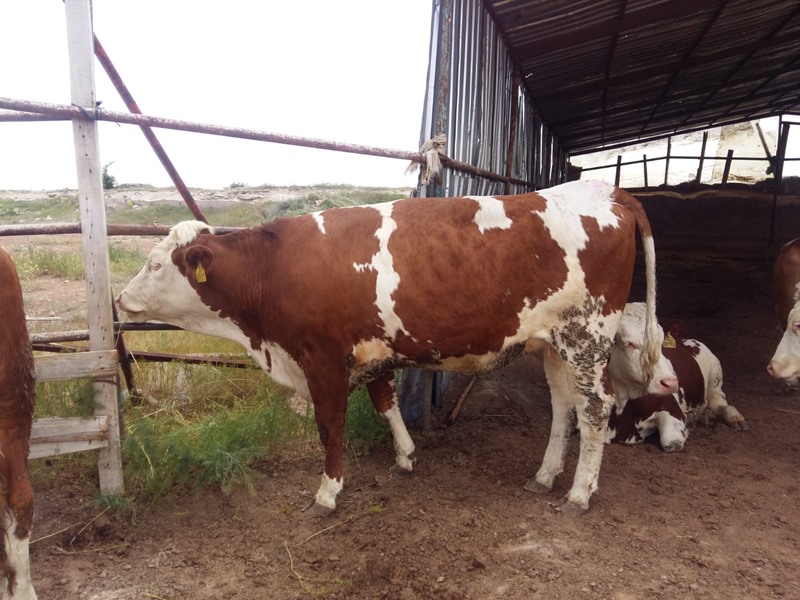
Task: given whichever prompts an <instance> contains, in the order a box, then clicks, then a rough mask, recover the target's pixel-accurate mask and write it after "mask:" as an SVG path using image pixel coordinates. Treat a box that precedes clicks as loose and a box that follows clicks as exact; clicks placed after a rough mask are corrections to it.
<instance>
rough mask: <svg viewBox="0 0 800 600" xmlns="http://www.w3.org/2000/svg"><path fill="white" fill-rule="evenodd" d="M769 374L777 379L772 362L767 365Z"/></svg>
mask: <svg viewBox="0 0 800 600" xmlns="http://www.w3.org/2000/svg"><path fill="white" fill-rule="evenodd" d="M767 373H769V374H770V375H772V376H773V377H777V375H776V374H775V367H773V366H772V362H771V361H770V363H769V364H768V365H767Z"/></svg>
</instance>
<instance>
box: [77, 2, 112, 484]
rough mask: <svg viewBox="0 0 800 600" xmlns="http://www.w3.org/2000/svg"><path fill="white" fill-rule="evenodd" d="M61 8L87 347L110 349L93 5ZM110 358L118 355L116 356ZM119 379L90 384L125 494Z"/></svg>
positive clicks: (106, 479)
mask: <svg viewBox="0 0 800 600" xmlns="http://www.w3.org/2000/svg"><path fill="white" fill-rule="evenodd" d="M65 7H66V16H67V42H68V47H69V62H70V89H71V100H72V103H73V104H74V105H75V106H78V107H81V108H82V109H83V111H82V112H83V116H82V117H81V118H74V119H73V120H72V131H73V138H74V143H75V164H76V168H77V174H78V201H79V207H80V214H81V234H82V238H83V256H84V266H85V271H86V308H87V311H88V321H89V348H90V350H92V351H104V350H111V351H113V350H114V323H113V318H112V314H111V313H112V311H111V301H110V300H111V278H110V271H109V260H108V239H107V237H106V212H105V203H104V201H103V181H102V167H101V164H100V149H99V142H98V135H97V122H96V121H94V120H93V119H92V116H93V114H94V110H95V85H94V38H93V33H92V8H91V2H90V0H66V2H65ZM113 356H114V359H116V354H114V355H113ZM115 373H116V371H115ZM118 379H119V374H118V373H116V374H115V375H114V376H113V377H111V378H103V379H95V382H94V394H95V397H94V399H95V403H96V405H97V406H98V408H97V410H96V411H95V415H96V416H98V417H102V416H105V417H107V422H108V447H107V448H103V449H101V450H98V461H97V462H98V465H97V467H98V471H99V476H100V491H101V493H103V494H121V493H122V492H123V482H122V455H121V449H120V431H119V407H118V405H117V390H118Z"/></svg>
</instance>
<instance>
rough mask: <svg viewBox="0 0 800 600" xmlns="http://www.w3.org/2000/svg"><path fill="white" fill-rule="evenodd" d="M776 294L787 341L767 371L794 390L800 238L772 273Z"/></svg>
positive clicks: (799, 339)
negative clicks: (791, 386)
mask: <svg viewBox="0 0 800 600" xmlns="http://www.w3.org/2000/svg"><path fill="white" fill-rule="evenodd" d="M772 293H773V295H774V298H775V314H776V315H777V317H778V324H779V325H780V328H781V330H782V331H783V337H781V341H780V342H779V343H778V347H777V349H776V350H775V354H774V355H773V356H772V360H770V361H769V365H767V371H769V374H770V375H772V376H773V377H775V378H777V379H783V380H784V381H786V382H787V383H789V384H791V385H793V386H794V385H796V384H797V380H798V377H799V376H800V238H797V239H795V240H792V241H791V242H789V243H788V244H786V245H784V246H783V248H781V249H780V251H779V252H778V256H777V257H776V258H775V267H774V269H773V271H772Z"/></svg>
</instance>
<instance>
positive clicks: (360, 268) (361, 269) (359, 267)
mask: <svg viewBox="0 0 800 600" xmlns="http://www.w3.org/2000/svg"><path fill="white" fill-rule="evenodd" d="M353 268H354V269H355V270H356V271H357V272H359V273H363V272H364V271H366V270H367V269H372V264H371V263H364V264H358V263H353Z"/></svg>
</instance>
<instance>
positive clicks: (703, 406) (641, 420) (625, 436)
mask: <svg viewBox="0 0 800 600" xmlns="http://www.w3.org/2000/svg"><path fill="white" fill-rule="evenodd" d="M644 323H645V307H644V305H643V304H641V303H630V304H628V305H627V306H626V307H625V311H624V313H623V316H622V320H621V321H620V326H619V329H618V331H617V336H616V341H615V345H614V348H613V350H612V351H611V359H610V361H609V370H610V372H611V379H612V382H613V383H614V391H615V392H616V395H617V402H616V404H615V406H614V409H613V410H612V412H611V417H610V419H609V425H608V441H609V442H618V443H622V444H636V443H639V442H642V441H643V440H644V439H645V438H647V437H648V436H650V435H652V434H655V433H658V436H659V441H660V442H661V447H662V448H663V449H664V451H666V452H674V451H676V450H682V449H683V446H684V444H685V443H686V438H687V437H688V435H689V432H688V429H687V427H688V426H691V425H694V424H695V423H696V422H698V421H700V420H703V421H705V420H708V419H716V420H720V421H724V422H725V423H727V424H728V425H729V426H730V427H732V428H734V429H738V430H742V431H743V430H746V429H747V423H746V422H745V420H744V417H743V416H742V415H741V414H740V413H739V411H738V410H736V409H735V408H734V407H733V406H730V405H729V404H728V402H727V400H726V398H725V392H723V391H722V365H721V364H720V362H719V359H718V358H717V357H716V356H714V354H713V353H712V352H711V350H709V349H708V347H707V346H706V345H705V344H703V343H702V342H699V341H697V340H693V339H689V338H686V337H685V336H684V334H683V331H684V327H682V326H681V325H680V323H679V322H675V323H674V324H671V326H668V327H667V331H668V335H667V336H666V341H665V342H664V343H663V346H662V352H663V355H664V360H666V361H667V362H668V363H669V365H670V366H671V368H673V369H674V372H675V373H676V375H677V378H678V386H677V389H676V390H674V393H670V394H666V395H665V394H645V395H637V394H636V393H635V390H636V389H637V387H638V389H640V390H641V389H642V384H643V383H644V380H643V377H642V374H641V372H640V369H639V368H638V364H639V355H640V354H641V340H642V330H643V328H644ZM659 332H660V336H659V337H660V339H662V340H664V338H665V336H664V330H663V329H662V328H661V326H660V325H659Z"/></svg>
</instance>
